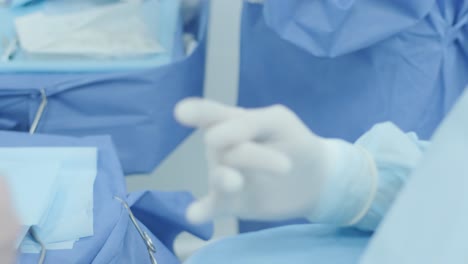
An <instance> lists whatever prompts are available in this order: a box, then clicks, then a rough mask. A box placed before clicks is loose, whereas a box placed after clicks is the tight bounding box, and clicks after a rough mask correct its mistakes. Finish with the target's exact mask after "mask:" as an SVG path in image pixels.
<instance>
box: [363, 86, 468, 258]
mask: <svg viewBox="0 0 468 264" xmlns="http://www.w3.org/2000/svg"><path fill="white" fill-rule="evenodd" d="M467 158H468V90H467V92H465V94H464V95H463V96H462V98H461V99H460V101H459V102H458V103H457V105H456V106H455V108H454V110H453V112H451V113H450V114H449V115H448V117H447V119H445V120H444V122H443V123H442V125H441V127H440V128H438V129H437V131H436V133H435V135H434V138H433V140H432V142H431V146H430V147H429V148H428V150H427V152H426V155H425V156H424V158H423V160H422V162H421V164H420V165H419V166H418V167H417V169H416V170H415V171H414V173H413V174H412V176H411V179H410V180H409V181H408V183H407V184H406V185H405V187H404V189H403V190H402V192H401V194H400V195H399V196H398V199H397V200H396V202H395V203H394V205H393V207H392V209H391V210H390V211H389V213H388V215H387V217H386V218H385V219H384V221H383V223H382V224H381V226H380V227H379V229H378V230H377V232H376V234H375V235H374V238H373V240H372V241H371V243H370V246H369V248H368V249H367V251H366V254H365V255H364V258H363V261H362V262H361V263H362V264H373V263H381V264H387V263H388V264H390V263H401V264H410V263H411V264H413V263H427V264H436V263H451V264H452V263H453V264H458V263H460V264H461V263H466V261H467V259H468V251H467V250H466V236H467V234H468V227H467V224H466V223H468V203H467V202H466V201H468V169H467Z"/></svg>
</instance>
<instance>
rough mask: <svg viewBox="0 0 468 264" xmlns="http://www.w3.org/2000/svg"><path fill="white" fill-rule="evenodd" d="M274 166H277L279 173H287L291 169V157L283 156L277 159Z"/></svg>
mask: <svg viewBox="0 0 468 264" xmlns="http://www.w3.org/2000/svg"><path fill="white" fill-rule="evenodd" d="M276 166H278V172H279V173H289V172H291V170H292V167H293V165H292V162H291V159H289V158H288V157H286V156H284V157H282V158H281V159H278V160H277V162H276Z"/></svg>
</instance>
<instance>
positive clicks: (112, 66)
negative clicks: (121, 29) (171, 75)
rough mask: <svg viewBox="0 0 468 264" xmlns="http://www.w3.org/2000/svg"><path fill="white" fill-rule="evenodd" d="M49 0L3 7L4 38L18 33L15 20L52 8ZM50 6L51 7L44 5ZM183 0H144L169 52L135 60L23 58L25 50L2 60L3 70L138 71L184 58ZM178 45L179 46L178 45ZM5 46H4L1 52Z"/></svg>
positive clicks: (0, 69) (147, 14)
mask: <svg viewBox="0 0 468 264" xmlns="http://www.w3.org/2000/svg"><path fill="white" fill-rule="evenodd" d="M46 2H47V0H41V1H38V2H37V3H34V4H31V5H27V6H24V7H18V8H14V9H8V8H0V38H1V37H8V38H9V39H11V38H12V37H13V36H14V35H15V29H14V25H13V19H14V17H15V16H18V15H24V14H27V13H30V12H34V11H38V10H41V9H45V10H49V11H50V10H51V8H50V5H46V4H45V3H46ZM44 7H47V8H44ZM179 8H180V0H148V1H144V2H143V7H142V17H143V19H144V21H145V22H146V23H147V26H148V27H149V28H150V30H151V34H153V36H154V37H155V38H156V39H157V40H158V42H159V43H160V44H161V45H162V46H163V47H164V49H165V50H166V52H165V53H162V54H158V55H154V56H148V57H144V58H134V59H115V60H102V59H101V60H100V59H63V60H62V59H53V60H51V59H49V60H47V59H44V60H27V59H22V58H23V57H24V56H22V54H21V51H19V53H18V54H17V55H15V59H13V60H12V61H10V62H8V63H0V72H38V73H39V72H42V73H45V72H51V71H52V72H97V71H101V72H102V71H116V70H136V69H142V68H150V67H157V66H161V65H164V64H168V63H170V62H172V61H173V60H175V59H180V57H181V53H182V52H183V50H182V49H183V47H182V46H181V45H179V44H178V42H181V41H182V38H181V28H180V25H181V21H180V17H179ZM176 44H177V45H176ZM4 48H5V47H1V46H0V54H1V53H2V51H3V49H4Z"/></svg>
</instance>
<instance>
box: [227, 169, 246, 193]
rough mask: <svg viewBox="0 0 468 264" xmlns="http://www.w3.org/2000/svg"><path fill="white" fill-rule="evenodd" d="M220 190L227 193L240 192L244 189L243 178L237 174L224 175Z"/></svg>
mask: <svg viewBox="0 0 468 264" xmlns="http://www.w3.org/2000/svg"><path fill="white" fill-rule="evenodd" d="M222 188H223V191H225V192H227V193H236V192H240V191H241V190H242V188H244V177H242V175H240V174H238V173H235V174H229V175H226V176H225V177H224V179H223V183H222Z"/></svg>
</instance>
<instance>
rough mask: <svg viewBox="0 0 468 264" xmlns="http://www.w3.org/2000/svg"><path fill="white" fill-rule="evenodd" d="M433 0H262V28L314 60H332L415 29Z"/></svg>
mask: <svg viewBox="0 0 468 264" xmlns="http://www.w3.org/2000/svg"><path fill="white" fill-rule="evenodd" d="M434 4H435V1H434V0H426V1H421V0H379V1H375V0H287V1H285V0H265V1H264V7H263V13H264V17H265V21H266V24H267V25H268V26H269V27H271V28H272V29H273V30H274V31H275V32H277V33H278V34H279V35H280V36H281V37H282V38H283V39H286V40H288V41H290V42H292V43H294V44H296V45H297V46H299V47H301V48H303V49H305V50H307V51H308V52H310V53H312V54H313V55H315V56H320V57H336V56H339V55H343V54H347V53H350V52H353V51H356V50H359V49H363V48H366V47H369V46H371V45H373V44H374V43H376V42H379V41H381V40H384V39H386V38H388V37H390V36H392V35H394V34H396V33H399V32H401V31H402V30H404V29H406V28H408V27H410V26H412V25H415V24H416V23H417V22H419V21H420V20H421V19H422V18H424V17H425V16H426V15H427V14H428V13H429V11H430V10H431V9H432V7H433V6H434Z"/></svg>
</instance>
